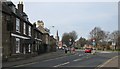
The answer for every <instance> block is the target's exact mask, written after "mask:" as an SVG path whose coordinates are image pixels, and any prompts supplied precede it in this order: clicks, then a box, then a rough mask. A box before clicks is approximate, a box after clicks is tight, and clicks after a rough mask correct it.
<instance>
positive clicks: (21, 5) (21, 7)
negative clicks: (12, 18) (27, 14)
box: [18, 1, 23, 13]
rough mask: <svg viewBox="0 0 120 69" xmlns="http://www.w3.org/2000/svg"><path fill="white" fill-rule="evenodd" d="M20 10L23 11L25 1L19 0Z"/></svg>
mask: <svg viewBox="0 0 120 69" xmlns="http://www.w3.org/2000/svg"><path fill="white" fill-rule="evenodd" d="M18 10H19V12H20V13H22V12H23V1H19V4H18Z"/></svg>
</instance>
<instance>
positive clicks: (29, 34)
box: [29, 26, 31, 36]
mask: <svg viewBox="0 0 120 69" xmlns="http://www.w3.org/2000/svg"><path fill="white" fill-rule="evenodd" d="M29 36H31V26H29Z"/></svg>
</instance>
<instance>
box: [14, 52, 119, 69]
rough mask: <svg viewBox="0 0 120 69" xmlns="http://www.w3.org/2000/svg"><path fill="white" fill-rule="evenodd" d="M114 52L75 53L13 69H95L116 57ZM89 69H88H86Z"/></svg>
mask: <svg viewBox="0 0 120 69" xmlns="http://www.w3.org/2000/svg"><path fill="white" fill-rule="evenodd" d="M117 55H118V53H115V52H97V53H96V54H95V55H93V54H90V53H84V51H77V52H76V54H74V55H69V56H63V57H59V58H55V59H49V60H43V61H37V62H33V63H28V64H24V65H18V66H14V67H15V68H16V67H17V68H19V67H22V69H30V68H31V69H32V68H33V67H34V68H39V67H53V68H57V67H93V68H97V67H98V66H100V65H101V64H103V63H105V62H106V61H108V60H110V59H111V58H113V57H115V56H117ZM111 67H112V66H111ZM88 69H89V68H88Z"/></svg>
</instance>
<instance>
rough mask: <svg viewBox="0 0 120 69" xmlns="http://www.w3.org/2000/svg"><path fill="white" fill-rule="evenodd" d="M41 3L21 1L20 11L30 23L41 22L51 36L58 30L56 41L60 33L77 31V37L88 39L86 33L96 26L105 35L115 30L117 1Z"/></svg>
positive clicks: (93, 0) (116, 25)
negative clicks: (22, 4)
mask: <svg viewBox="0 0 120 69" xmlns="http://www.w3.org/2000/svg"><path fill="white" fill-rule="evenodd" d="M12 1H13V2H14V3H15V4H17V3H18V1H16V2H15V0H12ZM42 1H43V0H39V1H37V0H34V1H33V0H30V1H26V0H25V1H24V11H25V12H26V13H27V15H28V17H29V20H30V22H31V23H33V22H35V21H37V20H42V21H43V22H44V23H45V27H47V28H50V30H51V34H53V35H55V33H56V31H57V30H58V32H59V36H60V38H61V36H62V34H63V33H64V32H71V31H73V30H75V31H76V32H77V34H78V38H80V37H85V38H88V37H89V32H90V31H91V30H92V29H93V28H94V27H96V26H97V27H100V28H101V29H102V30H105V31H109V32H112V31H114V30H117V29H118V3H117V1H118V0H104V1H102V0H101V1H100V0H97V1H100V2H96V1H95V0H89V1H88V2H87V0H84V1H85V2H84V1H83V0H80V1H83V2H77V0H74V2H72V1H73V0H70V1H68V2H67V1H66V2H64V1H63V0H62V1H61V0H56V1H55V0H50V1H51V2H49V1H48V0H44V2H42ZM45 1H46V2H45ZM57 1H61V2H57ZM51 26H55V27H54V28H52V27H51Z"/></svg>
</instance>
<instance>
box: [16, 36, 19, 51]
mask: <svg viewBox="0 0 120 69" xmlns="http://www.w3.org/2000/svg"><path fill="white" fill-rule="evenodd" d="M16 53H20V39H19V38H16Z"/></svg>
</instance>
